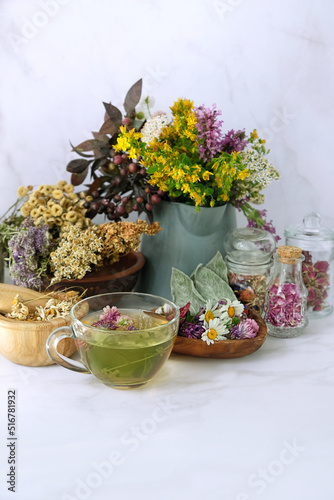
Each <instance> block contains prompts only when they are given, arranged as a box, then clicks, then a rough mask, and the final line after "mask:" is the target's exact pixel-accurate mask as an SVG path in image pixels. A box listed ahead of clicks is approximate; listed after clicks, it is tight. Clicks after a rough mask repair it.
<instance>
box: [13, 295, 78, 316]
mask: <svg viewBox="0 0 334 500" xmlns="http://www.w3.org/2000/svg"><path fill="white" fill-rule="evenodd" d="M48 296H50V299H49V300H48V301H47V303H46V304H45V306H37V307H36V308H35V307H29V300H28V301H25V302H22V301H21V300H20V297H19V294H17V295H16V296H15V297H14V299H13V305H12V310H11V312H10V313H8V314H6V317H7V318H11V319H17V320H19V321H51V320H52V319H56V318H66V316H68V315H69V314H70V311H71V308H72V306H73V305H74V304H76V303H77V302H78V301H79V300H80V296H79V294H78V292H74V291H72V290H69V291H67V292H54V293H51V294H48Z"/></svg>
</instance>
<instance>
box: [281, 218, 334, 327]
mask: <svg viewBox="0 0 334 500" xmlns="http://www.w3.org/2000/svg"><path fill="white" fill-rule="evenodd" d="M284 235H285V241H286V244H287V245H296V246H298V247H300V248H301V249H302V253H303V255H304V262H303V263H302V274H303V280H304V284H305V286H306V288H307V290H308V297H307V315H308V316H309V317H310V318H319V317H324V316H327V315H328V314H330V313H331V312H332V311H333V267H334V230H333V229H330V228H328V227H324V226H323V225H322V224H321V217H320V215H319V214H316V213H314V212H312V213H310V214H308V215H306V216H305V217H304V219H303V224H299V225H297V226H287V227H286V228H285V230H284Z"/></svg>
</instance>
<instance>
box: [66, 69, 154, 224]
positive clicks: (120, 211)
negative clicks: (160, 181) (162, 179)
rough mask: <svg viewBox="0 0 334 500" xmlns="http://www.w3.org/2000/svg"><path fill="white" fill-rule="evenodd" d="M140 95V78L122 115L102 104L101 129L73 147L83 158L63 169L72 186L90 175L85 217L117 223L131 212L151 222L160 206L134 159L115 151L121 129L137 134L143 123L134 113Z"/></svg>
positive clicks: (125, 101)
mask: <svg viewBox="0 0 334 500" xmlns="http://www.w3.org/2000/svg"><path fill="white" fill-rule="evenodd" d="M141 93H142V80H141V79H140V80H138V81H137V82H136V83H135V84H134V85H133V86H132V87H131V88H130V90H129V91H128V92H127V94H126V97H125V100H124V104H123V106H124V110H125V115H124V116H123V114H122V112H121V111H120V110H119V109H118V108H117V107H116V106H114V105H112V104H111V103H103V104H104V107H105V117H104V123H103V125H102V127H101V128H100V130H99V131H98V132H93V133H92V134H93V139H89V140H86V141H84V142H82V143H81V144H79V145H78V146H73V145H72V151H73V152H75V153H77V154H78V155H79V156H81V157H82V158H81V159H75V160H71V161H70V162H69V163H68V165H67V167H66V170H67V171H68V172H70V173H71V174H72V175H71V183H72V184H73V185H74V186H79V185H80V184H82V183H84V181H85V180H86V178H87V176H88V174H89V173H90V176H91V183H90V184H86V185H85V186H86V188H87V190H86V195H87V197H88V200H87V201H86V202H85V208H86V209H87V213H86V216H87V217H89V218H91V219H93V218H94V217H95V215H97V214H105V215H106V217H107V218H108V219H109V220H111V221H116V222H117V221H120V220H121V219H125V218H127V217H128V216H129V214H130V213H131V212H137V213H138V215H139V214H141V213H142V212H145V213H146V214H147V216H148V218H149V220H150V221H152V220H153V216H152V209H153V205H155V204H159V203H160V201H161V199H162V197H163V195H164V193H163V192H162V191H161V190H159V189H158V187H154V186H151V185H149V184H148V180H149V178H150V176H149V174H147V171H146V169H145V168H144V167H143V166H141V165H140V164H139V163H138V162H137V160H135V159H130V158H129V154H128V153H120V152H117V151H116V150H115V148H114V146H115V145H116V143H117V139H118V136H119V134H120V133H121V129H123V130H127V131H132V132H133V133H136V132H138V131H139V130H140V129H141V128H142V127H143V125H144V124H145V122H146V119H145V116H144V113H142V112H138V113H137V112H136V106H137V105H138V103H139V101H140V98H141Z"/></svg>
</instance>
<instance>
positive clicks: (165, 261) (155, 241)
mask: <svg viewBox="0 0 334 500" xmlns="http://www.w3.org/2000/svg"><path fill="white" fill-rule="evenodd" d="M154 220H155V221H159V223H160V227H161V228H162V229H161V231H160V232H159V233H158V234H156V235H154V236H146V235H144V236H143V238H142V244H141V252H142V253H143V254H144V255H145V258H146V263H145V266H144V268H143V269H142V272H141V276H140V278H139V280H138V283H137V286H136V291H140V292H144V293H152V294H155V295H159V296H160V297H165V298H166V299H171V298H172V297H171V291H170V279H171V273H172V268H173V267H175V268H177V269H179V270H180V271H183V272H184V273H185V274H187V275H190V274H191V273H192V271H193V270H194V269H195V268H196V267H197V265H198V264H200V263H203V264H206V263H207V262H208V261H209V260H210V259H211V258H212V257H213V256H214V255H215V254H216V253H217V251H218V250H219V251H220V252H221V254H222V255H223V256H224V255H225V250H224V240H225V237H226V235H227V233H228V232H229V231H231V230H232V229H235V228H236V227H237V222H236V210H235V208H234V207H232V206H231V205H229V204H228V205H223V206H220V207H212V208H210V207H208V208H207V207H205V208H201V209H200V211H199V212H198V211H196V208H195V207H194V206H190V205H185V204H183V203H174V202H161V203H160V204H159V205H157V206H155V207H154Z"/></svg>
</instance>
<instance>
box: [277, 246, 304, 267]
mask: <svg viewBox="0 0 334 500" xmlns="http://www.w3.org/2000/svg"><path fill="white" fill-rule="evenodd" d="M301 253H302V249H301V248H298V247H292V246H288V245H286V246H281V247H278V260H279V261H280V262H283V263H284V264H296V263H297V261H298V259H299V258H300V256H301Z"/></svg>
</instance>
